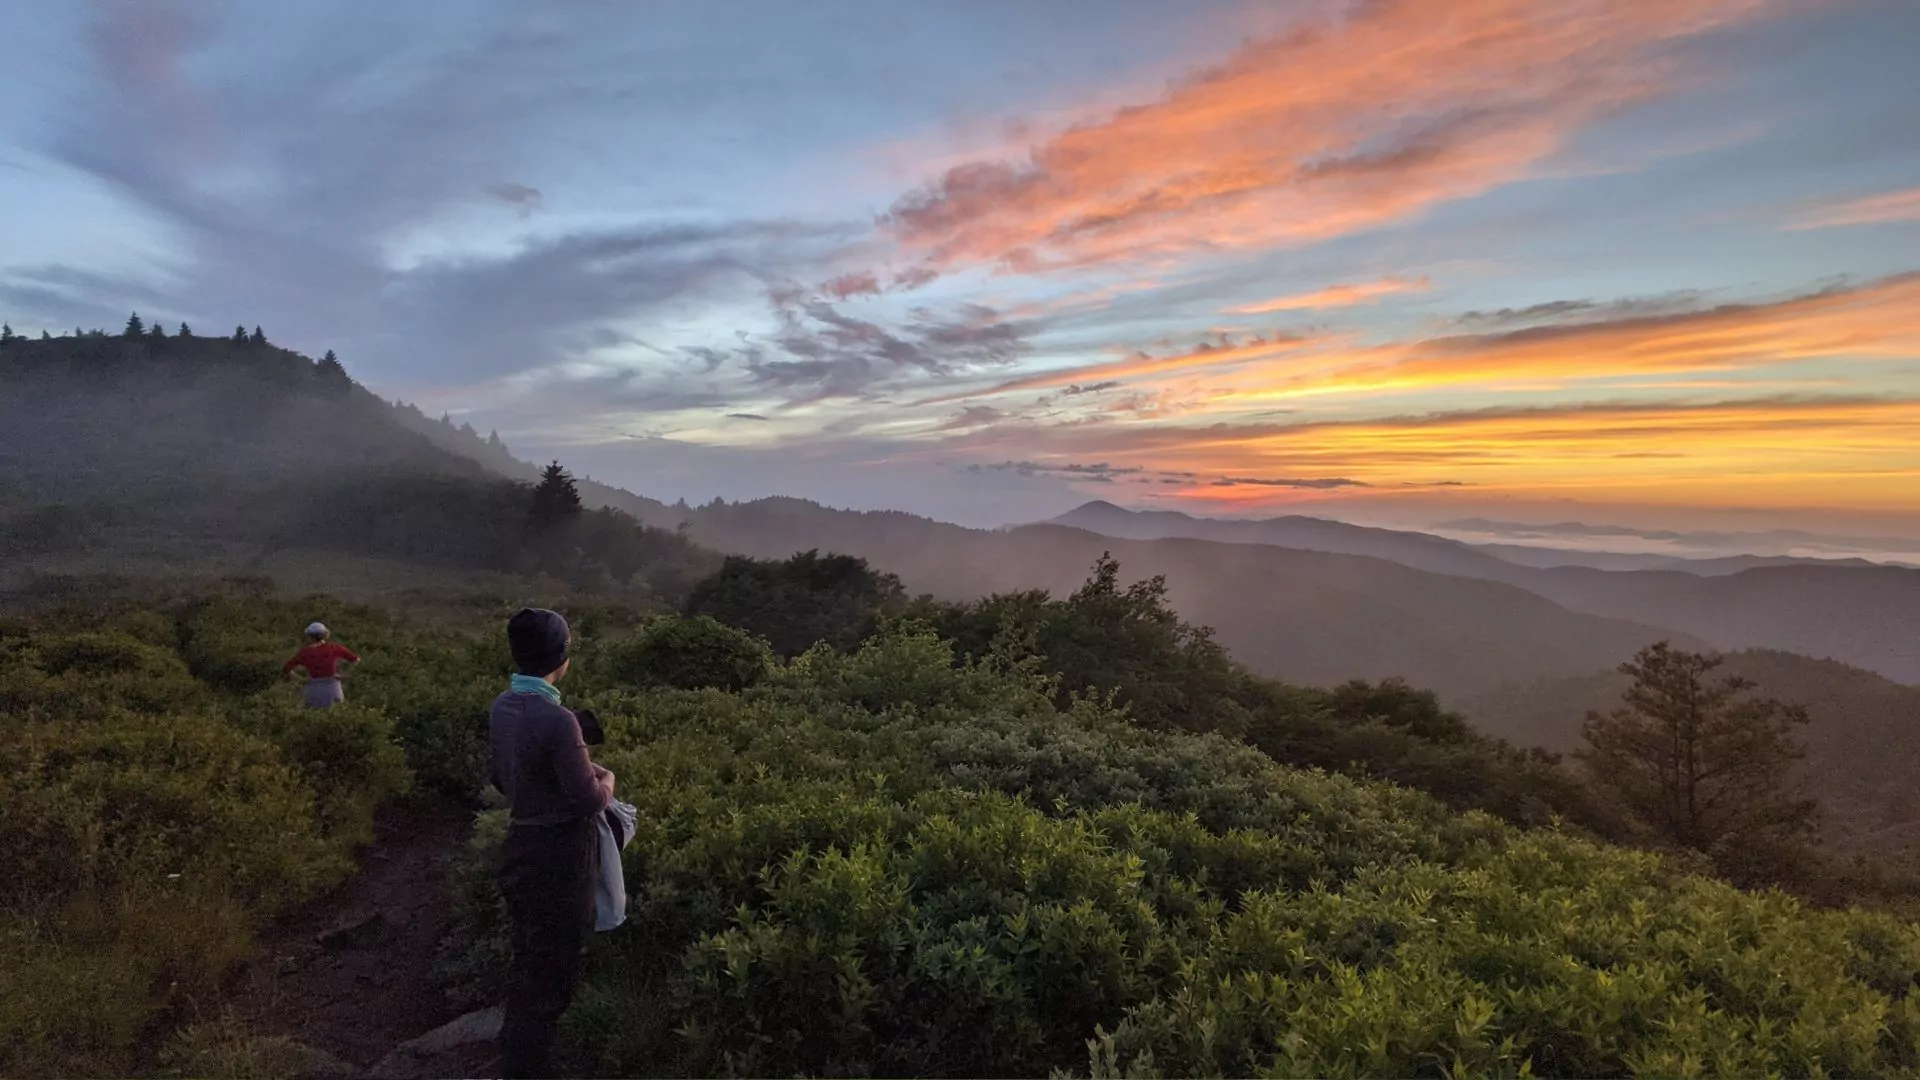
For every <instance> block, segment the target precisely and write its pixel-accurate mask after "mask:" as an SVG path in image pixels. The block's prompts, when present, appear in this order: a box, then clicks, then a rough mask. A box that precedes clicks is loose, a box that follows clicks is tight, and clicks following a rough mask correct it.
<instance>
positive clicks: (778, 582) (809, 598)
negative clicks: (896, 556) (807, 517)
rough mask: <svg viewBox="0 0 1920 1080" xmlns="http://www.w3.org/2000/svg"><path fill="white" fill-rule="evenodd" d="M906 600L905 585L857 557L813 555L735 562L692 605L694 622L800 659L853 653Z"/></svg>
mask: <svg viewBox="0 0 1920 1080" xmlns="http://www.w3.org/2000/svg"><path fill="white" fill-rule="evenodd" d="M903 599H904V594H903V592H902V591H901V588H900V581H899V579H897V578H895V577H894V576H893V575H891V574H883V573H880V572H879V571H877V570H874V569H873V568H872V567H870V566H868V565H867V562H866V560H865V559H856V558H854V557H853V556H851V555H832V554H829V555H822V554H820V553H819V552H817V551H805V552H801V553H800V554H798V555H795V556H793V557H792V558H789V559H784V560H778V561H763V560H759V559H749V558H745V557H743V556H737V555H736V556H729V557H728V559H727V561H726V562H725V563H724V564H723V565H722V566H721V567H720V569H718V570H716V571H714V572H713V573H712V574H711V575H710V576H708V577H706V578H704V579H702V580H701V581H700V582H699V583H698V584H696V585H695V586H694V587H693V590H692V593H691V594H690V595H689V596H688V597H687V603H686V612H687V614H689V615H711V616H713V617H714V618H716V619H719V620H720V621H721V622H724V623H727V624H729V625H732V626H737V627H740V628H741V629H742V630H745V631H747V632H748V633H750V634H753V635H754V636H756V637H760V638H764V639H766V640H767V641H768V642H769V643H771V644H772V646H773V650H774V651H775V652H777V653H779V654H780V655H781V656H787V657H791V656H798V655H799V654H801V653H803V652H805V651H807V650H808V649H809V648H812V647H813V646H814V645H815V644H818V643H820V642H825V643H826V644H828V645H830V646H832V647H834V648H838V649H851V648H854V647H855V646H857V645H859V644H860V642H862V641H864V640H866V638H867V636H868V635H870V634H872V633H873V631H874V630H875V628H876V627H878V626H879V624H880V620H881V617H882V616H883V615H884V614H886V613H888V612H890V611H892V610H894V609H895V608H897V607H898V606H899V605H900V603H901V602H902V601H903Z"/></svg>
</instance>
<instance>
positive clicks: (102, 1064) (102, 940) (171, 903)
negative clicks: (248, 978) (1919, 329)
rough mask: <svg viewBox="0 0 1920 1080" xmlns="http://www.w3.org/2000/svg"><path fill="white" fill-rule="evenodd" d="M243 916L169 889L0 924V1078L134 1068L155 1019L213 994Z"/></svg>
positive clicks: (226, 905)
mask: <svg viewBox="0 0 1920 1080" xmlns="http://www.w3.org/2000/svg"><path fill="white" fill-rule="evenodd" d="M183 880H184V879H183ZM255 917H256V914H255V913H254V912H252V911H250V910H249V909H248V908H247V907H246V906H245V905H243V904H240V903H238V902H236V901H235V900H234V899H233V898H232V897H230V896H228V895H227V894H225V893H224V892H223V891H221V890H219V889H218V888H217V887H212V888H196V887H194V886H192V885H186V884H182V883H181V882H161V883H159V884H157V885H151V884H150V885H144V886H142V887H141V888H139V889H138V890H136V891H129V892H123V893H117V894H112V895H98V894H97V895H94V896H91V897H88V898H86V899H85V900H84V901H83V902H79V903H74V904H69V905H67V906H65V907H63V908H62V909H60V911H59V912H58V913H57V914H55V915H52V916H40V917H25V916H19V915H9V916H5V917H0V1075H5V1076H130V1075H134V1074H136V1073H138V1072H139V1071H141V1070H142V1068H143V1067H144V1065H145V1059H144V1051H145V1049H146V1043H147V1040H148V1039H150V1038H151V1037H152V1035H153V1034H154V1030H155V1024H156V1020H158V1019H160V1018H162V1017H164V1016H166V1015H168V1014H171V1013H176V1012H183V1011H190V1010H191V1009H192V1008H193V1007H194V1006H195V1005H196V1004H200V1003H206V1002H210V1001H212V1000H215V999H216V998H217V997H218V995H219V994H220V992H221V987H222V985H223V981H224V979H225V977H226V975H227V974H228V973H229V972H230V971H232V970H233V968H234V966H235V965H237V964H239V963H240V962H241V961H243V960H244V959H246V957H247V955H248V952H249V950H250V948H251V944H252V942H251V938H250V936H249V933H248V930H249V925H250V923H251V922H252V921H253V919H254V918H255Z"/></svg>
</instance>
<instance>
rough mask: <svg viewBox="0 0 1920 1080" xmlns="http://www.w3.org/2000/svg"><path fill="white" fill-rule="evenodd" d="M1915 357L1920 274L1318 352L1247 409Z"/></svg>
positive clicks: (1918, 354) (1919, 345)
mask: <svg viewBox="0 0 1920 1080" xmlns="http://www.w3.org/2000/svg"><path fill="white" fill-rule="evenodd" d="M1816 359H1844V360H1867V361H1873V360H1910V359H1920V273H1913V274H1902V275H1899V276H1897V277H1892V278H1885V279H1882V280H1880V281H1877V282H1873V283H1870V284H1867V285H1863V286H1858V287H1855V288H1849V289H1833V290H1828V291H1825V292H1819V293H1814V294H1811V295H1808V296H1801V297H1796V298H1793V299H1790V300H1784V301H1780V302H1777V303H1770V304H1734V305H1728V306H1725V307H1719V308H1714V309H1712V310H1710V311H1700V312H1689V313H1684V314H1677V315H1658V316H1647V317H1640V318H1628V319H1616V320H1608V321H1600V322H1592V323H1581V324H1574V325H1570V326H1548V327H1534V328H1530V329H1526V330H1516V331H1511V332H1507V333H1501V334H1465V335H1457V336H1453V337H1444V338H1435V339H1431V340H1427V341H1418V342H1407V343H1396V344H1393V345H1387V346H1378V347H1373V348H1368V349H1358V350H1352V351H1349V352H1345V353H1338V354H1331V355H1322V356H1319V357H1316V358H1315V360H1314V368H1315V370H1313V371H1308V372H1292V371H1279V370H1276V371H1271V372H1265V373H1262V374H1263V375H1264V379H1263V380H1261V383H1262V384H1261V385H1255V386H1251V387H1247V388H1244V389H1243V390H1242V391H1241V392H1240V394H1239V397H1240V398H1242V399H1244V400H1245V401H1259V400H1262V399H1284V398H1293V397H1310V396H1320V395H1325V394H1330V393H1358V392H1366V391H1377V390H1395V391H1409V390H1416V391H1417V390H1426V389H1434V388H1439V387H1461V386H1472V385H1482V386H1497V385H1500V384H1503V383H1510V382H1516V381H1519V382H1528V383H1541V384H1545V385H1547V386H1553V385H1560V384H1564V383H1566V382H1569V381H1583V380H1594V379H1606V378H1615V377H1621V376H1628V377H1631V376H1644V375H1665V374H1674V373H1687V372H1718V371H1734V370H1748V369H1755V368H1763V367H1768V366H1772V365H1777V364H1784V363H1789V362H1792V361H1798V360H1816Z"/></svg>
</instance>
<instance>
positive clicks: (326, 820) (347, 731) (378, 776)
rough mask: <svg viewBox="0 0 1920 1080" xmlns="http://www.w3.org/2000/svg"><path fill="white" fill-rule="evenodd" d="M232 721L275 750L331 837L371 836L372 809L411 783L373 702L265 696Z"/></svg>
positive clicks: (355, 840)
mask: <svg viewBox="0 0 1920 1080" xmlns="http://www.w3.org/2000/svg"><path fill="white" fill-rule="evenodd" d="M235 721H236V722H237V723H238V724H239V726H240V727H241V728H242V729H243V730H246V731H251V732H253V733H255V734H258V735H261V736H263V737H265V738H267V739H269V740H271V741H272V742H273V743H274V745H276V746H278V747H279V748H280V753H281V756H282V757H284V758H285V759H286V761H287V763H288V764H290V765H292V766H293V768H294V769H295V770H296V771H297V772H299V774H300V776H301V777H302V778H303V779H305V780H306V782H307V784H308V786H309V787H311V788H312V789H313V791H314V793H315V796H316V810H317V813H318V815H319V822H320V827H321V830H322V832H323V833H325V834H326V835H327V836H328V837H329V838H332V839H334V840H338V841H342V842H345V843H347V844H349V845H359V844H363V843H366V842H368V841H370V840H372V839H373V815H374V811H376V810H378V809H379V808H380V805H381V804H382V803H384V802H386V801H387V800H388V799H389V798H392V797H393V796H395V795H399V794H401V793H403V792H405V791H406V790H407V789H408V788H409V787H410V786H411V785H412V782H413V777H412V774H411V773H409V772H408V770H407V760H406V754H405V753H404V752H403V751H402V750H401V749H400V746H399V744H398V743H396V742H395V741H394V731H393V721H392V720H390V719H388V718H387V715H386V713H385V712H383V711H382V710H380V709H379V708H376V707H374V706H371V705H363V704H358V703H355V702H346V703H343V704H339V705H335V706H333V707H332V708H330V709H308V708H305V707H304V706H303V705H302V704H301V703H300V702H298V701H296V700H294V699H293V697H292V696H291V695H290V694H272V695H263V696H262V697H261V698H256V699H253V700H250V701H249V702H247V703H246V705H245V706H243V707H241V708H240V709H238V710H236V715H235Z"/></svg>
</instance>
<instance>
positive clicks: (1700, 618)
mask: <svg viewBox="0 0 1920 1080" xmlns="http://www.w3.org/2000/svg"><path fill="white" fill-rule="evenodd" d="M1054 523H1055V524H1062V525H1070V526H1075V527H1081V528H1088V529H1091V530H1093V531H1096V532H1100V533H1102V534H1104V535H1108V536H1117V537H1125V538H1149V537H1155V538H1160V537H1172V536H1186V537H1192V538H1196V539H1208V540H1217V541H1222V542H1226V543H1236V544H1267V545H1273V546H1277V547H1290V548H1299V549H1304V550H1315V551H1336V552H1344V553H1349V554H1364V555H1371V556H1374V557H1378V558H1384V559H1389V560H1391V561H1394V562H1398V563H1401V564H1402V565H1406V566H1412V567H1416V568H1418V569H1422V570H1428V571H1432V572H1434V573H1441V574H1453V575H1458V576H1463V577H1473V578H1480V579H1483V580H1487V581H1498V582H1502V583H1505V584H1508V585H1514V586H1517V587H1519V588H1522V589H1526V590H1527V591H1529V592H1532V593H1534V594H1535V595H1538V596H1542V597H1545V598H1547V599H1549V600H1552V601H1554V602H1555V603H1558V604H1561V605H1563V606H1565V607H1566V608H1568V609H1570V610H1572V611H1578V612H1584V613H1587V614H1592V615H1604V616H1608V617H1611V618H1617V619H1625V620H1629V621H1633V622H1639V623H1644V624H1648V625H1653V626H1665V627H1671V628H1673V629H1674V630H1677V631H1682V632H1685V633H1687V634H1691V635H1694V636H1696V637H1698V638H1701V639H1703V640H1705V641H1708V642H1710V643H1712V644H1713V645H1714V646H1715V647H1717V648H1722V649H1748V648H1768V649H1783V650H1786V651H1789V652H1795V653H1800V654H1802V655H1806V656H1812V657H1830V658H1833V659H1836V660H1841V661H1844V662H1846V663H1850V664H1854V665H1857V666H1859V667H1863V668H1867V669H1869V670H1871V671H1875V672H1878V673H1880V674H1882V675H1885V676H1886V677H1888V678H1891V679H1895V680H1897V681H1900V682H1905V683H1920V570H1914V569H1908V568H1905V567H1899V566H1881V565H1875V564H1872V563H1865V562H1864V561H1853V560H1850V561H1848V562H1846V563H1841V564H1838V565H1835V564H1833V563H1829V562H1826V561H1823V560H1789V561H1785V562H1777V561H1776V560H1773V559H1767V558H1756V559H1751V560H1743V559H1734V560H1715V561H1714V569H1718V570H1722V571H1725V572H1722V573H1718V574H1702V573H1695V572H1688V571H1685V570H1679V569H1672V568H1662V569H1645V570H1601V569H1596V568H1593V567H1582V566H1558V567H1550V568H1542V567H1535V566H1521V565H1518V564H1516V563H1513V562H1509V561H1507V560H1505V559H1502V558H1499V557H1497V556H1495V555H1493V554H1489V553H1487V552H1485V551H1481V550H1478V549H1476V548H1474V547H1473V546H1472V545H1468V544H1462V543H1460V542H1458V541H1454V540H1448V539H1445V538H1442V537H1435V536H1429V535H1427V534H1425V533H1416V532H1401V531H1397V530H1392V529H1374V528H1368V527H1365V526H1359V525H1349V524H1346V523H1344V522H1332V521H1326V520H1323V519H1318V518H1298V517H1287V518H1269V519H1265V520H1248V521H1231V520H1221V519H1212V518H1196V517H1192V516H1190V515H1187V514H1182V513H1178V512H1173V511H1144V512H1143V511H1129V510H1125V509H1123V508H1121V507H1118V506H1114V505H1113V504H1111V503H1105V502H1094V503H1089V504H1087V505H1086V506H1082V507H1080V508H1079V509H1077V510H1074V511H1072V512H1071V513H1068V514H1065V515H1062V516H1061V517H1059V518H1055V519H1054Z"/></svg>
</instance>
